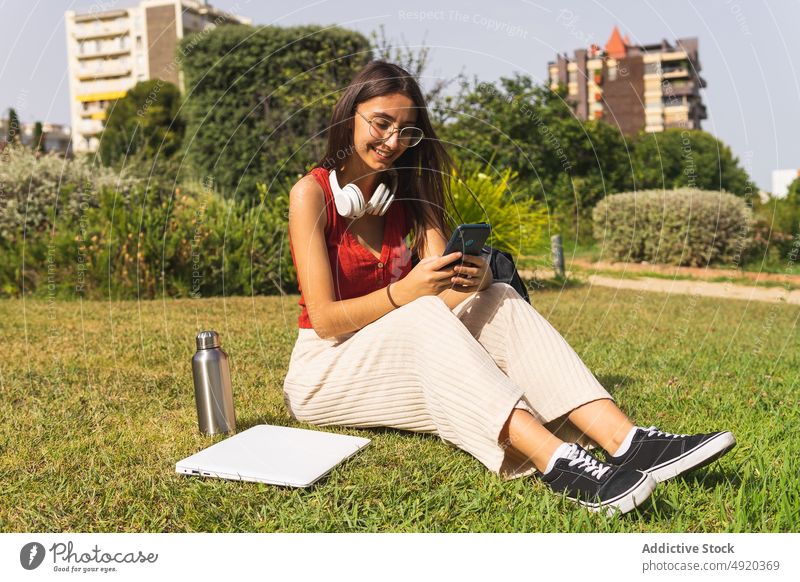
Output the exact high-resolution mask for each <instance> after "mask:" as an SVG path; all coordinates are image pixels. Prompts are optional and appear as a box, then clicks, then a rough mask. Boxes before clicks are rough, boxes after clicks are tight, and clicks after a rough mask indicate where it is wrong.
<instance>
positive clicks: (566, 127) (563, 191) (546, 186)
mask: <svg viewBox="0 0 800 582" xmlns="http://www.w3.org/2000/svg"><path fill="white" fill-rule="evenodd" d="M454 108H455V111H456V118H455V120H454V121H453V122H452V123H449V124H447V125H445V126H444V127H443V128H442V130H441V136H440V137H442V138H443V139H446V140H447V141H448V142H449V143H450V144H451V149H452V151H453V153H454V154H455V155H456V157H457V158H459V159H460V160H462V161H463V160H468V159H473V158H476V159H478V160H479V161H488V160H492V163H493V165H495V166H497V167H499V168H505V167H509V168H512V169H514V170H515V171H516V172H517V173H518V175H519V181H520V184H521V186H522V187H523V188H524V189H525V190H526V191H527V192H528V194H529V196H531V197H533V198H535V199H538V200H539V201H541V202H544V203H546V204H547V207H548V210H549V212H550V213H551V218H553V219H554V220H555V221H556V222H557V223H559V228H560V229H561V230H563V231H564V232H565V233H567V234H570V235H574V234H579V235H580V237H581V238H584V239H587V240H588V239H589V238H590V235H591V233H590V231H591V209H592V207H593V206H594V204H595V203H596V202H597V201H598V200H600V199H602V198H603V197H604V196H605V195H607V194H609V193H614V192H619V191H624V190H626V189H630V185H631V170H630V162H629V161H628V155H629V154H628V149H629V148H628V144H627V142H626V141H625V137H624V136H623V135H622V134H621V133H620V132H619V130H618V129H617V128H614V127H613V126H611V125H609V124H607V123H605V122H602V121H592V122H586V123H584V122H582V121H580V120H579V119H577V118H576V117H575V115H574V114H573V112H572V109H571V108H570V106H569V105H568V104H567V102H566V92H565V90H564V89H563V88H562V89H560V90H558V91H552V90H550V88H549V87H545V86H541V85H535V84H534V82H533V80H532V79H531V77H529V76H527V75H521V74H519V73H517V74H515V76H514V77H513V78H506V77H503V78H501V79H500V80H499V81H498V82H497V83H486V82H479V81H478V80H477V78H475V79H473V81H472V83H471V86H469V87H467V88H465V89H464V90H462V93H461V98H460V99H459V101H458V102H457V103H456V104H455V105H454ZM582 224H585V225H586V228H582Z"/></svg>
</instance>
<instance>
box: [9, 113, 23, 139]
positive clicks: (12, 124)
mask: <svg viewBox="0 0 800 582" xmlns="http://www.w3.org/2000/svg"><path fill="white" fill-rule="evenodd" d="M19 134H20V125H19V117H18V116H17V112H16V111H15V110H14V108H13V107H11V108H9V110H8V127H7V128H6V143H14V142H16V143H20V141H21V140H20V135H19Z"/></svg>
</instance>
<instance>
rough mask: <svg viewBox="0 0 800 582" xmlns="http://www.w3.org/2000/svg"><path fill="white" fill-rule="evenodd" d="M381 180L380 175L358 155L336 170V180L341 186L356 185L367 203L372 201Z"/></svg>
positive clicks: (351, 157)
mask: <svg viewBox="0 0 800 582" xmlns="http://www.w3.org/2000/svg"><path fill="white" fill-rule="evenodd" d="M380 179H381V175H380V173H379V172H376V171H375V170H373V169H372V168H370V167H369V166H367V165H366V164H364V162H363V161H362V160H361V158H359V157H358V156H357V155H353V156H350V158H348V159H347V160H345V162H344V163H343V164H340V165H339V166H338V167H337V168H336V180H337V181H338V182H339V186H344V185H345V184H355V185H356V186H358V189H359V190H361V193H362V194H363V195H364V200H365V201H366V200H369V199H370V197H371V196H372V193H373V192H374V191H375V188H376V187H377V185H378V182H379V181H380Z"/></svg>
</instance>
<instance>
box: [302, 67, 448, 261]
mask: <svg viewBox="0 0 800 582" xmlns="http://www.w3.org/2000/svg"><path fill="white" fill-rule="evenodd" d="M392 93H401V94H403V95H405V96H406V97H408V98H409V99H411V101H412V102H413V103H414V106H415V108H416V109H417V122H416V126H417V127H419V128H420V129H421V130H422V131H423V133H424V134H425V137H424V138H423V139H422V141H421V142H420V143H419V144H418V145H416V146H415V147H413V148H408V149H407V150H406V151H405V152H403V155H401V156H400V157H399V158H397V160H396V161H395V163H394V165H393V168H394V169H396V170H397V175H398V188H397V194H396V200H397V199H403V200H404V201H405V204H406V211H407V217H408V219H409V220H410V222H411V228H412V229H413V231H414V238H413V241H412V243H411V251H412V252H415V253H416V254H417V256H421V254H422V250H423V249H424V248H425V244H426V237H425V228H427V227H429V226H436V227H438V228H439V229H440V230H441V231H442V233H443V235H444V237H445V239H447V238H449V237H450V235H451V234H452V229H451V228H450V227H449V225H448V223H447V221H446V220H445V209H446V208H445V196H447V197H448V198H449V200H450V203H451V204H450V207H449V208H451V209H455V204H454V203H453V198H452V195H451V193H450V176H451V173H452V170H454V169H455V164H454V162H453V159H452V158H451V157H450V155H449V154H448V153H447V151H446V150H445V148H444V145H443V144H442V143H441V142H440V141H439V139H438V138H437V137H436V132H435V131H434V130H433V126H432V125H431V122H430V118H429V117H428V106H427V104H426V102H425V97H424V96H423V94H422V91H421V90H420V87H419V85H418V84H417V81H416V80H415V79H414V77H412V76H411V75H410V74H409V73H408V72H407V71H406V70H405V69H403V68H402V67H399V66H397V65H395V64H392V63H388V62H386V61H382V60H374V61H371V62H369V63H367V64H366V65H365V66H364V67H363V68H362V69H361V70H360V71H359V72H358V74H357V75H356V76H355V77H354V78H353V80H352V81H351V82H350V84H349V85H348V86H347V87H346V88H345V89H344V92H343V93H342V96H341V97H340V98H339V100H338V101H337V102H336V105H335V106H334V108H333V114H332V115H331V122H330V126H329V128H328V147H327V151H326V152H325V155H324V156H323V157H322V159H321V160H320V161H319V162H317V166H322V167H323V168H325V169H327V170H331V169H334V168H336V166H337V164H341V163H342V162H343V161H344V160H345V159H346V158H347V156H349V155H354V154H355V147H354V144H353V130H354V127H355V126H354V120H353V118H354V116H355V112H356V107H357V106H358V104H359V103H363V102H364V101H367V100H369V99H372V98H373V97H380V96H382V95H389V94H392Z"/></svg>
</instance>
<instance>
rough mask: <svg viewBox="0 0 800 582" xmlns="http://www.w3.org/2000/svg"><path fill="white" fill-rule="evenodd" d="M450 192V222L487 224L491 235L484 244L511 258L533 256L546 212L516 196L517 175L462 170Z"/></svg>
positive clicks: (507, 172) (543, 228) (545, 219)
mask: <svg viewBox="0 0 800 582" xmlns="http://www.w3.org/2000/svg"><path fill="white" fill-rule="evenodd" d="M450 193H451V195H452V197H453V202H454V203H455V210H456V211H457V212H454V211H453V209H448V212H449V214H450V216H451V218H453V219H454V220H459V221H463V222H465V223H473V222H488V223H489V224H491V225H492V235H491V238H490V239H489V240H488V241H487V244H489V245H491V246H492V247H493V248H497V249H501V250H504V251H508V252H509V253H511V255H512V256H514V257H517V256H519V255H520V254H522V255H527V254H532V253H534V252H535V251H536V250H537V248H538V247H540V245H541V241H542V237H543V234H544V232H545V228H546V226H547V212H546V210H545V209H544V208H543V207H542V206H541V205H539V204H537V203H534V202H531V200H530V199H529V198H527V197H525V196H523V195H521V194H520V192H519V189H518V187H517V174H516V172H513V171H512V170H511V169H510V168H506V169H505V170H503V171H502V172H500V173H498V172H497V171H493V170H492V168H491V167H489V166H487V167H486V168H484V169H483V171H480V170H479V169H478V168H477V167H474V166H470V167H469V168H468V169H467V168H465V171H464V172H463V176H462V177H460V178H459V177H457V176H456V175H455V174H454V175H453V176H452V179H451V182H450Z"/></svg>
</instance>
